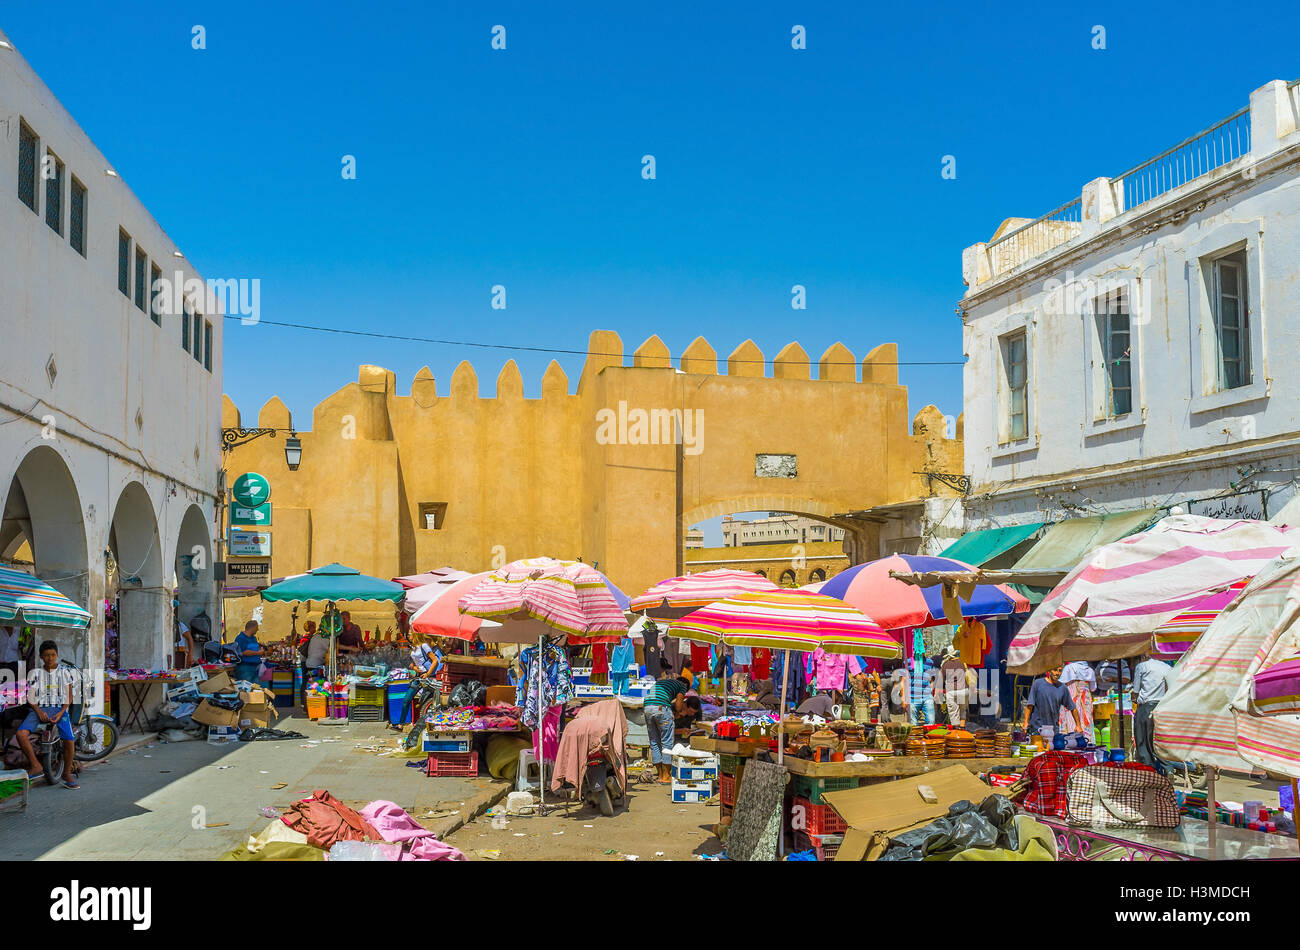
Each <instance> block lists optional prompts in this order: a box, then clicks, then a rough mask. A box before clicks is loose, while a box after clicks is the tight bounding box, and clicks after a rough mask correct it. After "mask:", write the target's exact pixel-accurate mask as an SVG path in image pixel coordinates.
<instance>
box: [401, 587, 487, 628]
mask: <svg viewBox="0 0 1300 950" xmlns="http://www.w3.org/2000/svg"><path fill="white" fill-rule="evenodd" d="M491 575H492V572H491V571H483V572H482V573H481V574H471V575H470V576H469V577H466V578H463V579H462V580H459V581H456V583H454V584H448V585H447V589H446V590H445V591H444V592H443V593H441V594H439V595H438V596H437V597H435V598H434V599H433V600H430V601H428V602H426V603H425V605H424V606H423V607H421V608H420V609H419V610H417V611H416V612H415V613H414V614H413V615H412V616H411V629H412V630H414V631H415V632H416V633H422V634H424V635H425V636H428V637H453V638H455V639H457V640H473V639H474V634H476V633H478V632H479V630H480V629H481V628H482V627H483V625H484V621H482V620H480V619H479V618H478V617H471V616H469V615H467V614H462V613H461V612H460V611H459V610H458V609H457V607H456V605H457V604H458V603H459V602H460V599H461V598H462V597H464V596H465V595H466V594H468V593H470V592H471V591H473V590H475V589H476V588H477V587H478V586H479V585H480V584H482V583H483V582H484V581H486V580H487V579H488V578H489V577H490V576H491ZM489 623H490V622H489Z"/></svg>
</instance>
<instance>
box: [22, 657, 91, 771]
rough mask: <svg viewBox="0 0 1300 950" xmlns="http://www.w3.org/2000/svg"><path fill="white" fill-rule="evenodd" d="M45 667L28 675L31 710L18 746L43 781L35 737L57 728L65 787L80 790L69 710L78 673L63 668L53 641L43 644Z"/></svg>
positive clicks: (30, 769) (29, 766) (42, 660)
mask: <svg viewBox="0 0 1300 950" xmlns="http://www.w3.org/2000/svg"><path fill="white" fill-rule="evenodd" d="M40 653H41V666H40V667H39V668H38V669H35V670H33V671H32V672H31V673H30V674H29V676H28V687H27V705H29V706H30V707H31V711H30V712H28V714H27V718H26V719H24V720H23V724H22V725H21V726H19V727H18V744H19V745H20V746H22V750H23V752H24V753H25V754H26V755H27V773H28V775H29V776H31V777H32V778H39V777H40V776H41V775H42V774H43V773H44V768H43V767H42V765H41V762H40V759H38V758H37V757H36V749H35V748H34V747H33V746H32V739H31V735H32V733H33V732H35V731H36V730H38V729H44V728H45V727H46V726H50V725H53V726H55V727H56V728H57V729H58V731H59V738H60V739H62V740H63V787H64V788H80V787H81V786H80V785H78V784H77V780H76V779H75V778H74V777H73V774H72V762H73V759H74V756H75V752H76V749H75V748H74V744H73V732H72V720H71V719H70V718H69V716H68V710H69V709H70V708H71V707H72V701H73V695H72V694H73V688H72V687H73V683H74V681H75V680H76V677H77V673H76V670H73V669H69V668H68V667H66V666H60V665H59V648H58V646H57V645H56V644H55V642H54V641H53V640H46V641H45V642H44V643H42V644H41V650H40Z"/></svg>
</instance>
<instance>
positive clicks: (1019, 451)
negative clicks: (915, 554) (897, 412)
mask: <svg viewBox="0 0 1300 950" xmlns="http://www.w3.org/2000/svg"><path fill="white" fill-rule="evenodd" d="M1298 114H1300V86H1298V85H1297V83H1294V82H1293V83H1287V82H1284V81H1280V80H1278V81H1274V82H1270V83H1268V84H1267V85H1265V86H1262V87H1260V88H1259V89H1256V90H1255V91H1254V92H1253V93H1251V95H1250V100H1249V104H1248V105H1243V107H1242V108H1241V109H1239V110H1237V111H1236V112H1234V113H1233V114H1232V115H1230V116H1228V117H1226V118H1224V119H1222V120H1221V121H1219V122H1217V123H1216V124H1215V125H1213V126H1211V127H1210V128H1209V129H1207V130H1205V131H1204V132H1202V133H1200V134H1199V135H1196V136H1193V137H1192V138H1190V139H1188V140H1186V141H1185V142H1183V143H1182V144H1180V145H1178V146H1176V147H1174V148H1172V149H1170V150H1169V151H1167V152H1164V153H1162V154H1160V155H1157V156H1155V157H1154V158H1151V159H1149V160H1147V161H1145V162H1142V163H1141V164H1139V165H1137V166H1136V167H1134V168H1132V169H1130V170H1128V171H1126V172H1124V173H1122V174H1120V175H1117V176H1115V177H1112V178H1098V179H1095V180H1093V181H1091V182H1089V183H1087V184H1086V185H1084V186H1083V188H1082V192H1081V193H1080V194H1079V196H1078V197H1076V198H1074V199H1073V200H1072V201H1069V202H1067V203H1066V204H1064V205H1062V206H1061V207H1060V208H1057V209H1056V210H1054V211H1052V212H1049V213H1048V214H1046V215H1043V216H1042V217H1040V218H1036V219H1032V220H1031V219H1025V218H1012V219H1008V220H1007V221H1005V222H1004V223H1003V224H1002V225H1001V227H999V228H998V229H997V231H996V233H995V234H994V235H993V237H992V238H991V239H990V240H989V242H988V243H984V244H976V245H974V246H972V247H968V248H967V249H966V250H965V252H964V253H963V256H962V276H963V279H964V281H965V283H966V293H965V296H964V297H963V298H962V301H961V311H962V322H963V343H964V350H965V355H966V357H967V362H966V367H965V371H964V390H965V392H964V396H965V427H964V428H965V431H964V436H965V458H966V462H967V465H968V466H969V468H968V472H969V473H970V477H971V482H972V485H971V493H970V495H969V497H967V498H966V500H965V507H966V515H967V527H968V528H969V529H978V528H987V527H1006V526H1010V525H1025V524H1029V523H1032V522H1042V521H1059V520H1063V519H1065V518H1071V517H1078V516H1096V515H1103V514H1105V515H1113V514H1117V513H1121V512H1138V511H1142V510H1150V511H1151V512H1152V515H1153V517H1154V516H1156V515H1158V513H1159V512H1161V511H1163V512H1166V513H1167V512H1168V511H1169V510H1170V509H1172V508H1174V507H1181V508H1183V509H1185V510H1187V511H1188V512H1189V513H1191V514H1203V515H1210V516H1217V517H1232V518H1238V517H1254V518H1259V517H1266V516H1270V515H1273V514H1275V513H1276V512H1277V511H1278V510H1279V509H1280V508H1281V507H1282V505H1283V503H1284V502H1285V501H1286V500H1287V499H1289V498H1290V497H1291V496H1292V494H1293V493H1294V490H1295V489H1294V485H1295V477H1296V476H1295V473H1296V471H1298V470H1300V413H1297V411H1296V406H1297V404H1300V376H1297V375H1296V374H1294V373H1292V372H1291V371H1290V370H1291V369H1292V368H1294V367H1295V366H1297V365H1300V322H1298V319H1300V318H1297V312H1300V283H1297V272H1298V270H1300V260H1298V259H1297V257H1296V248H1297V247H1298V246H1300V188H1297V184H1300V182H1298V181H1297V179H1298V178H1300V130H1297V120H1296V117H1297V115H1298ZM1108 141H1111V142H1118V141H1123V138H1122V136H1121V137H1119V138H1113V137H1112V138H1111V139H1109V140H1108ZM1094 151H1097V150H1096V149H1094ZM1110 151H1111V156H1112V157H1113V158H1120V157H1121V153H1120V151H1119V150H1118V149H1114V148H1112V149H1111V150H1110ZM1099 154H1100V153H1099ZM1063 566H1068V565H1063Z"/></svg>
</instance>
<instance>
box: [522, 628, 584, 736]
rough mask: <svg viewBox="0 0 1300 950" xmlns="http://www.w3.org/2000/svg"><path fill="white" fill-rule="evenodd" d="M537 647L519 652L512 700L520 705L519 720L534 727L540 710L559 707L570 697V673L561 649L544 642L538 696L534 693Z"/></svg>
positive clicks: (571, 694)
mask: <svg viewBox="0 0 1300 950" xmlns="http://www.w3.org/2000/svg"><path fill="white" fill-rule="evenodd" d="M536 664H537V647H528V649H526V650H522V651H520V653H519V669H520V674H521V679H520V682H519V684H518V685H517V686H516V687H515V695H516V699H515V703H516V705H518V706H519V707H520V716H519V721H520V722H522V723H523V724H524V726H526V727H527V728H529V729H536V728H537V724H538V722H540V721H541V719H542V715H543V712H542V711H543V710H545V709H549V708H550V707H552V706H562V705H564V704H565V703H567V702H568V701H569V700H570V699H572V698H573V672H572V670H570V669H569V660H568V658H567V657H566V656H565V654H564V650H562V649H561V648H560V647H558V646H557V645H556V644H554V643H552V642H551V641H549V640H548V641H546V643H545V645H544V647H543V653H542V676H541V680H542V683H541V687H542V690H541V695H540V696H539V695H538V688H537V687H538V683H537V680H538V676H537V665H536Z"/></svg>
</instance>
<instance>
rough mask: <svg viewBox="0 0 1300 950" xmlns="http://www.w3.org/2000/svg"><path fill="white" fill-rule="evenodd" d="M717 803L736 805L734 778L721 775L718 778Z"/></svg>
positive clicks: (724, 774)
mask: <svg viewBox="0 0 1300 950" xmlns="http://www.w3.org/2000/svg"><path fill="white" fill-rule="evenodd" d="M718 801H719V802H721V803H722V804H723V805H727V806H733V805H735V804H736V777H735V776H734V775H727V774H726V773H723V774H722V775H720V776H719V777H718Z"/></svg>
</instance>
